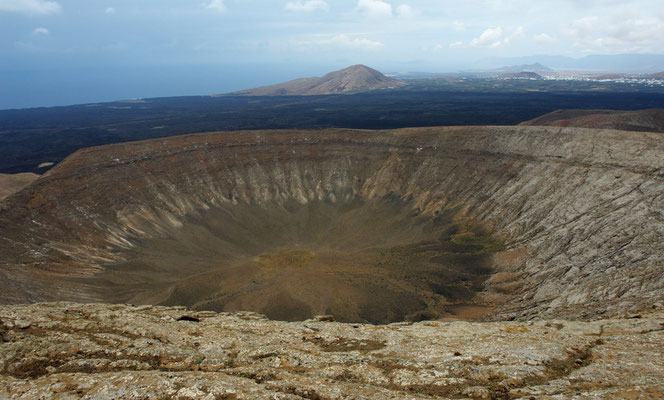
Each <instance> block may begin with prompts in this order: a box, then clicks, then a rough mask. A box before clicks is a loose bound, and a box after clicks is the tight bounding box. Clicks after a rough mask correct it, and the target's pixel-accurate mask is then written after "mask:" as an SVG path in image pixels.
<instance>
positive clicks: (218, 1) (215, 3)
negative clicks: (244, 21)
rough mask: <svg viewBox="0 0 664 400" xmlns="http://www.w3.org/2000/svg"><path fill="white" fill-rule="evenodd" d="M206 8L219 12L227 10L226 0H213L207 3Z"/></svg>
mask: <svg viewBox="0 0 664 400" xmlns="http://www.w3.org/2000/svg"><path fill="white" fill-rule="evenodd" d="M205 8H209V9H210V10H215V11H219V12H224V11H226V6H225V5H224V0H211V1H210V2H209V3H207V4H206V5H205Z"/></svg>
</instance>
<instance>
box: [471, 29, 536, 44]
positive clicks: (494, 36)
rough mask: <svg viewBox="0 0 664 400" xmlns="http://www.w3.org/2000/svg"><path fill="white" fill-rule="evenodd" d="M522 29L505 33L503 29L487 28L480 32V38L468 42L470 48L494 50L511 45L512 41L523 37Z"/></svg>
mask: <svg viewBox="0 0 664 400" xmlns="http://www.w3.org/2000/svg"><path fill="white" fill-rule="evenodd" d="M523 32H524V29H523V27H521V26H520V27H518V28H516V29H511V30H510V31H509V32H505V31H504V30H503V28H501V27H500V26H499V27H496V28H488V29H486V30H484V32H482V34H481V35H480V37H478V38H475V39H473V40H471V41H470V45H471V46H472V47H486V48H490V49H494V48H496V47H500V46H506V45H508V44H510V43H512V42H513V41H514V40H516V39H519V38H521V37H523Z"/></svg>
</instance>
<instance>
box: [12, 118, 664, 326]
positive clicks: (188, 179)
mask: <svg viewBox="0 0 664 400" xmlns="http://www.w3.org/2000/svg"><path fill="white" fill-rule="evenodd" d="M663 151H664V140H663V139H662V136H661V135H659V134H654V133H644V132H620V131H611V130H592V129H581V128H557V127H454V128H439V127H435V128H413V129H401V130H393V131H380V132H373V131H357V130H344V129H334V130H321V131H274V132H268V131H260V132H217V133H205V134H195V135H186V136H178V137H170V138H166V139H155V140H149V141H142V142H132V143H124V144H116V145H108V146H102V147H96V148H89V149H84V150H80V151H78V152H76V153H75V154H73V155H72V156H70V157H68V158H67V159H66V160H64V161H63V162H62V163H60V164H59V165H57V166H56V167H55V168H53V169H52V170H50V171H49V172H48V173H46V174H45V175H44V176H42V177H41V178H40V179H39V180H37V181H35V182H34V183H33V184H32V185H30V186H29V187H27V188H26V189H24V190H22V191H20V192H18V193H16V194H14V195H12V196H10V197H9V198H7V199H5V200H4V201H3V202H2V203H0V226H2V227H3V229H2V231H1V233H0V254H1V256H0V266H1V268H0V274H2V275H4V276H2V277H1V279H0V289H2V290H1V293H0V301H2V302H4V303H22V302H38V301H54V300H68V301H78V302H91V301H92V302H115V303H134V304H160V305H184V306H188V307H190V308H193V309H197V310H213V311H239V310H250V311H257V312H260V313H263V314H265V315H266V316H268V317H269V318H272V319H277V320H289V321H292V320H304V319H309V318H312V317H314V316H316V315H322V314H331V315H333V316H334V318H335V319H337V320H338V321H343V322H370V323H376V324H384V323H391V322H396V321H404V320H410V321H413V320H422V319H432V318H461V319H478V318H484V319H529V318H533V317H535V316H538V317H543V316H547V317H573V318H590V317H595V316H599V315H611V314H616V313H619V312H624V311H625V310H629V309H638V308H639V307H642V306H643V305H644V304H650V302H652V301H654V300H655V299H658V298H661V296H662V294H663V290H664V289H663V288H664V276H662V274H661V271H660V270H661V265H662V262H663V261H664V260H663V257H664V256H663V255H662V253H661V251H658V249H659V246H660V245H661V243H662V242H663V239H664V197H663V196H662V193H664V184H663V179H664V172H663V171H664V170H663V169H662V167H663V166H664V160H663V159H662V157H661V154H662V152H663ZM656 249H657V250H656Z"/></svg>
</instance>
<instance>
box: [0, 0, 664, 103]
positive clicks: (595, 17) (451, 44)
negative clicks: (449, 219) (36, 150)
mask: <svg viewBox="0 0 664 400" xmlns="http://www.w3.org/2000/svg"><path fill="white" fill-rule="evenodd" d="M663 38H664V7H662V3H661V0H623V1H618V0H558V1H554V0H537V1H532V0H527V1H526V0H510V1H507V0H482V1H447V0H442V1H441V0H438V1H434V0H403V1H402V0H396V1H392V0H101V1H100V0H0V108H11V107H29V106H36V105H54V104H68V102H84V101H102V100H110V99H113V98H114V96H135V97H149V96H153V95H177V94H206V93H217V92H220V91H221V92H223V91H228V90H238V89H244V88H247V87H251V85H254V84H267V83H276V82H279V81H281V80H285V79H293V78H296V77H302V76H315V75H320V74H323V73H325V72H328V71H331V70H335V69H339V68H343V67H345V66H348V65H352V64H358V63H362V64H366V65H369V66H371V67H374V68H377V69H379V70H382V71H384V72H407V71H426V72H452V71H457V70H459V69H464V68H472V66H473V63H474V62H476V61H477V60H482V59H486V58H492V57H519V56H529V55H535V54H549V55H552V54H555V55H564V56H571V57H582V56H584V55H589V54H624V53H651V54H662V53H664V39H663ZM95 85H97V88H98V89H99V90H97V93H96V94H95V93H94V91H93V90H92V89H93V88H94V86H95ZM40 88H43V90H41V93H40ZM77 93H78V94H80V95H77ZM143 93H144V94H143ZM120 98H122V97H120ZM95 99H98V100H95Z"/></svg>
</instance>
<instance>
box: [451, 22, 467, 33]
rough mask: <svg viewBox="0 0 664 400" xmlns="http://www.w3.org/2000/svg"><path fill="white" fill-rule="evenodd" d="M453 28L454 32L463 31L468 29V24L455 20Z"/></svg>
mask: <svg viewBox="0 0 664 400" xmlns="http://www.w3.org/2000/svg"><path fill="white" fill-rule="evenodd" d="M452 30H453V31H454V32H459V33H463V32H465V31H466V24H464V23H463V22H462V21H453V22H452Z"/></svg>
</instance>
